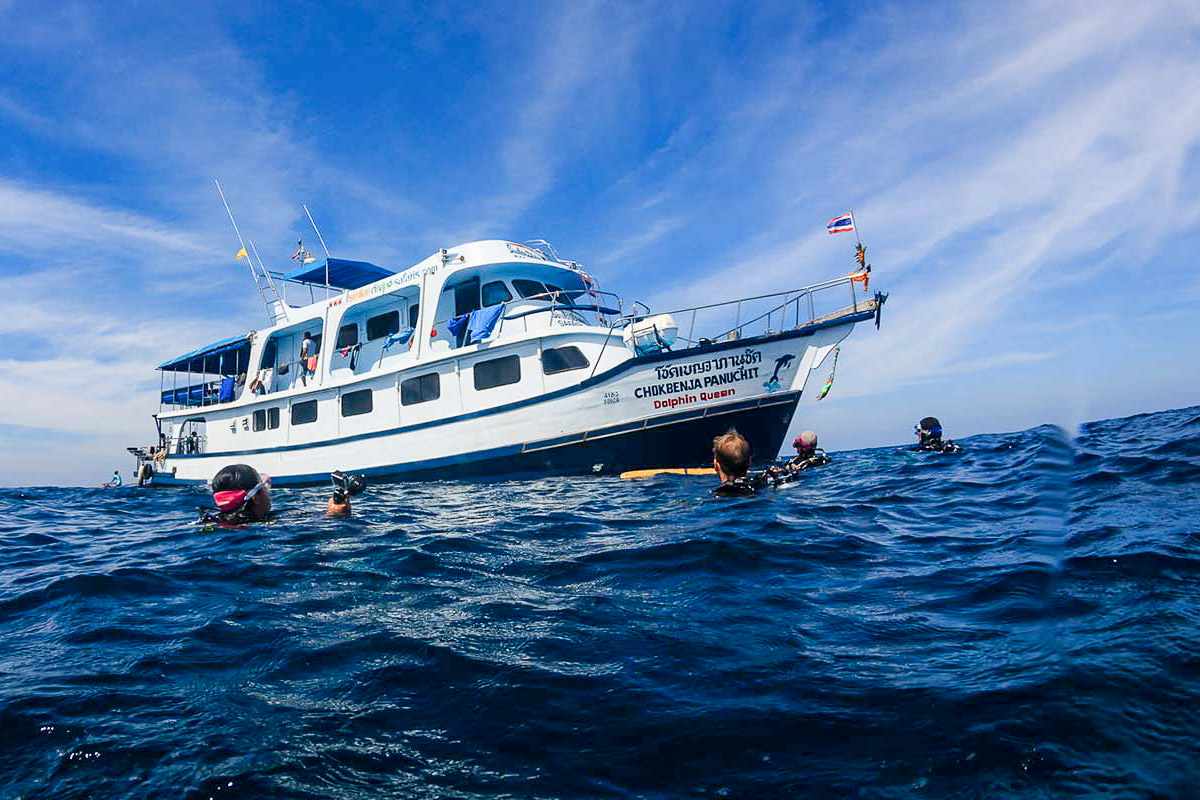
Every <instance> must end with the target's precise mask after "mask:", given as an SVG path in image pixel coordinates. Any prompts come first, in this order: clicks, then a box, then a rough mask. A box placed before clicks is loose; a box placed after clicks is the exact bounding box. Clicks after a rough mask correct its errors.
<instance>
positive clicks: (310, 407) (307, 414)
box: [292, 400, 317, 425]
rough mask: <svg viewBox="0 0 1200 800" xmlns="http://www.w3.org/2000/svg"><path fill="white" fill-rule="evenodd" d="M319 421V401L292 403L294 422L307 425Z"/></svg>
mask: <svg viewBox="0 0 1200 800" xmlns="http://www.w3.org/2000/svg"><path fill="white" fill-rule="evenodd" d="M316 421H317V401H316V400H305V401H304V402H302V403H292V424H293V425H306V424H308V423H310V422H316Z"/></svg>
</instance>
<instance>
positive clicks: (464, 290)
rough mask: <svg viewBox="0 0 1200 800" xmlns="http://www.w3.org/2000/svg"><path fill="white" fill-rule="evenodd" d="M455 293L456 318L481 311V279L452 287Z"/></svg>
mask: <svg viewBox="0 0 1200 800" xmlns="http://www.w3.org/2000/svg"><path fill="white" fill-rule="evenodd" d="M450 290H451V291H453V292H454V316H456V317H460V316H462V315H463V314H470V313H471V312H472V311H478V310H479V279H478V278H476V279H473V280H469V281H467V282H466V283H460V284H458V285H457V286H453V287H450Z"/></svg>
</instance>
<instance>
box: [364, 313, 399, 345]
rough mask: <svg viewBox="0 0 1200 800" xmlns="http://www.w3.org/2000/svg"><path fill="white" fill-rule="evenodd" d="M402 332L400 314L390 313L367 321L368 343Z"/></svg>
mask: <svg viewBox="0 0 1200 800" xmlns="http://www.w3.org/2000/svg"><path fill="white" fill-rule="evenodd" d="M399 332H400V312H399V311H389V312H387V313H386V314H380V315H379V316H378V317H371V318H370V319H369V320H367V341H368V342H373V341H375V340H376V339H382V338H383V337H385V336H390V335H392V334H393V333H399Z"/></svg>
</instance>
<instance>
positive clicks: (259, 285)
mask: <svg viewBox="0 0 1200 800" xmlns="http://www.w3.org/2000/svg"><path fill="white" fill-rule="evenodd" d="M213 183H215V184H216V185H217V194H219V195H221V204H222V205H224V206H225V213H226V214H228V215H229V223H230V224H231V225H233V232H234V233H235V234H237V238H238V244H240V245H241V246H242V250H243V251H244V250H246V240H245V239H243V238H242V232H241V231H240V230H238V224H237V221H236V220H235V219H234V218H233V211H231V210H230V208H229V201H228V200H226V199H225V192H224V191H223V190H222V189H221V182H220V181H219V180H217V179H216V178H213ZM246 266H248V267H250V277H251V278H253V279H254V286H255V288H257V289H258V296H259V298H260V299H261V300H262V301H263V307H264V308H266V310H267V318H268V319H269V320H270V321H271V324H272V325H274V324H275V315H274V314H272V313H271V304H270V303H268V302H267V295H266V294H265V293H264V291H263V287H262V282H261V281H259V279H258V273H257V272H255V271H254V262H253V261H251V260H250V257H249V256H248V255H247V256H246Z"/></svg>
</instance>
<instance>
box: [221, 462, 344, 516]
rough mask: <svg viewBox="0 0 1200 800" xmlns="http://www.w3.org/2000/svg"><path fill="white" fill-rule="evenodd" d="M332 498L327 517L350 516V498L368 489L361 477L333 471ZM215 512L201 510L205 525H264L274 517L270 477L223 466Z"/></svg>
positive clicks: (241, 466) (243, 467)
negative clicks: (256, 523)
mask: <svg viewBox="0 0 1200 800" xmlns="http://www.w3.org/2000/svg"><path fill="white" fill-rule="evenodd" d="M329 478H330V480H331V481H332V483H333V487H334V489H333V495H332V496H331V497H330V498H329V501H328V502H327V503H326V506H325V511H326V515H327V516H330V517H348V516H350V498H351V497H353V496H354V495H358V494H361V493H362V492H363V490H364V489H366V488H367V481H366V478H365V477H364V476H362V475H346V474H345V473H342V472H340V471H336V470H335V471H334V472H332V473H330V475H329ZM211 486H212V493H213V494H212V498H213V503H214V504H215V505H216V508H215V509H211V508H202V509H200V514H201V516H200V521H201V522H202V523H215V524H218V525H247V524H250V523H254V522H265V521H267V520H269V519H271V517H272V516H273V512H272V510H271V476H270V475H266V474H264V473H259V472H258V470H256V469H254V467H251V466H249V465H248V464H231V465H229V466H227V467H223V468H222V469H221V470H220V472H218V473H217V474H216V475H214V476H213V479H212V481H211Z"/></svg>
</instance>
